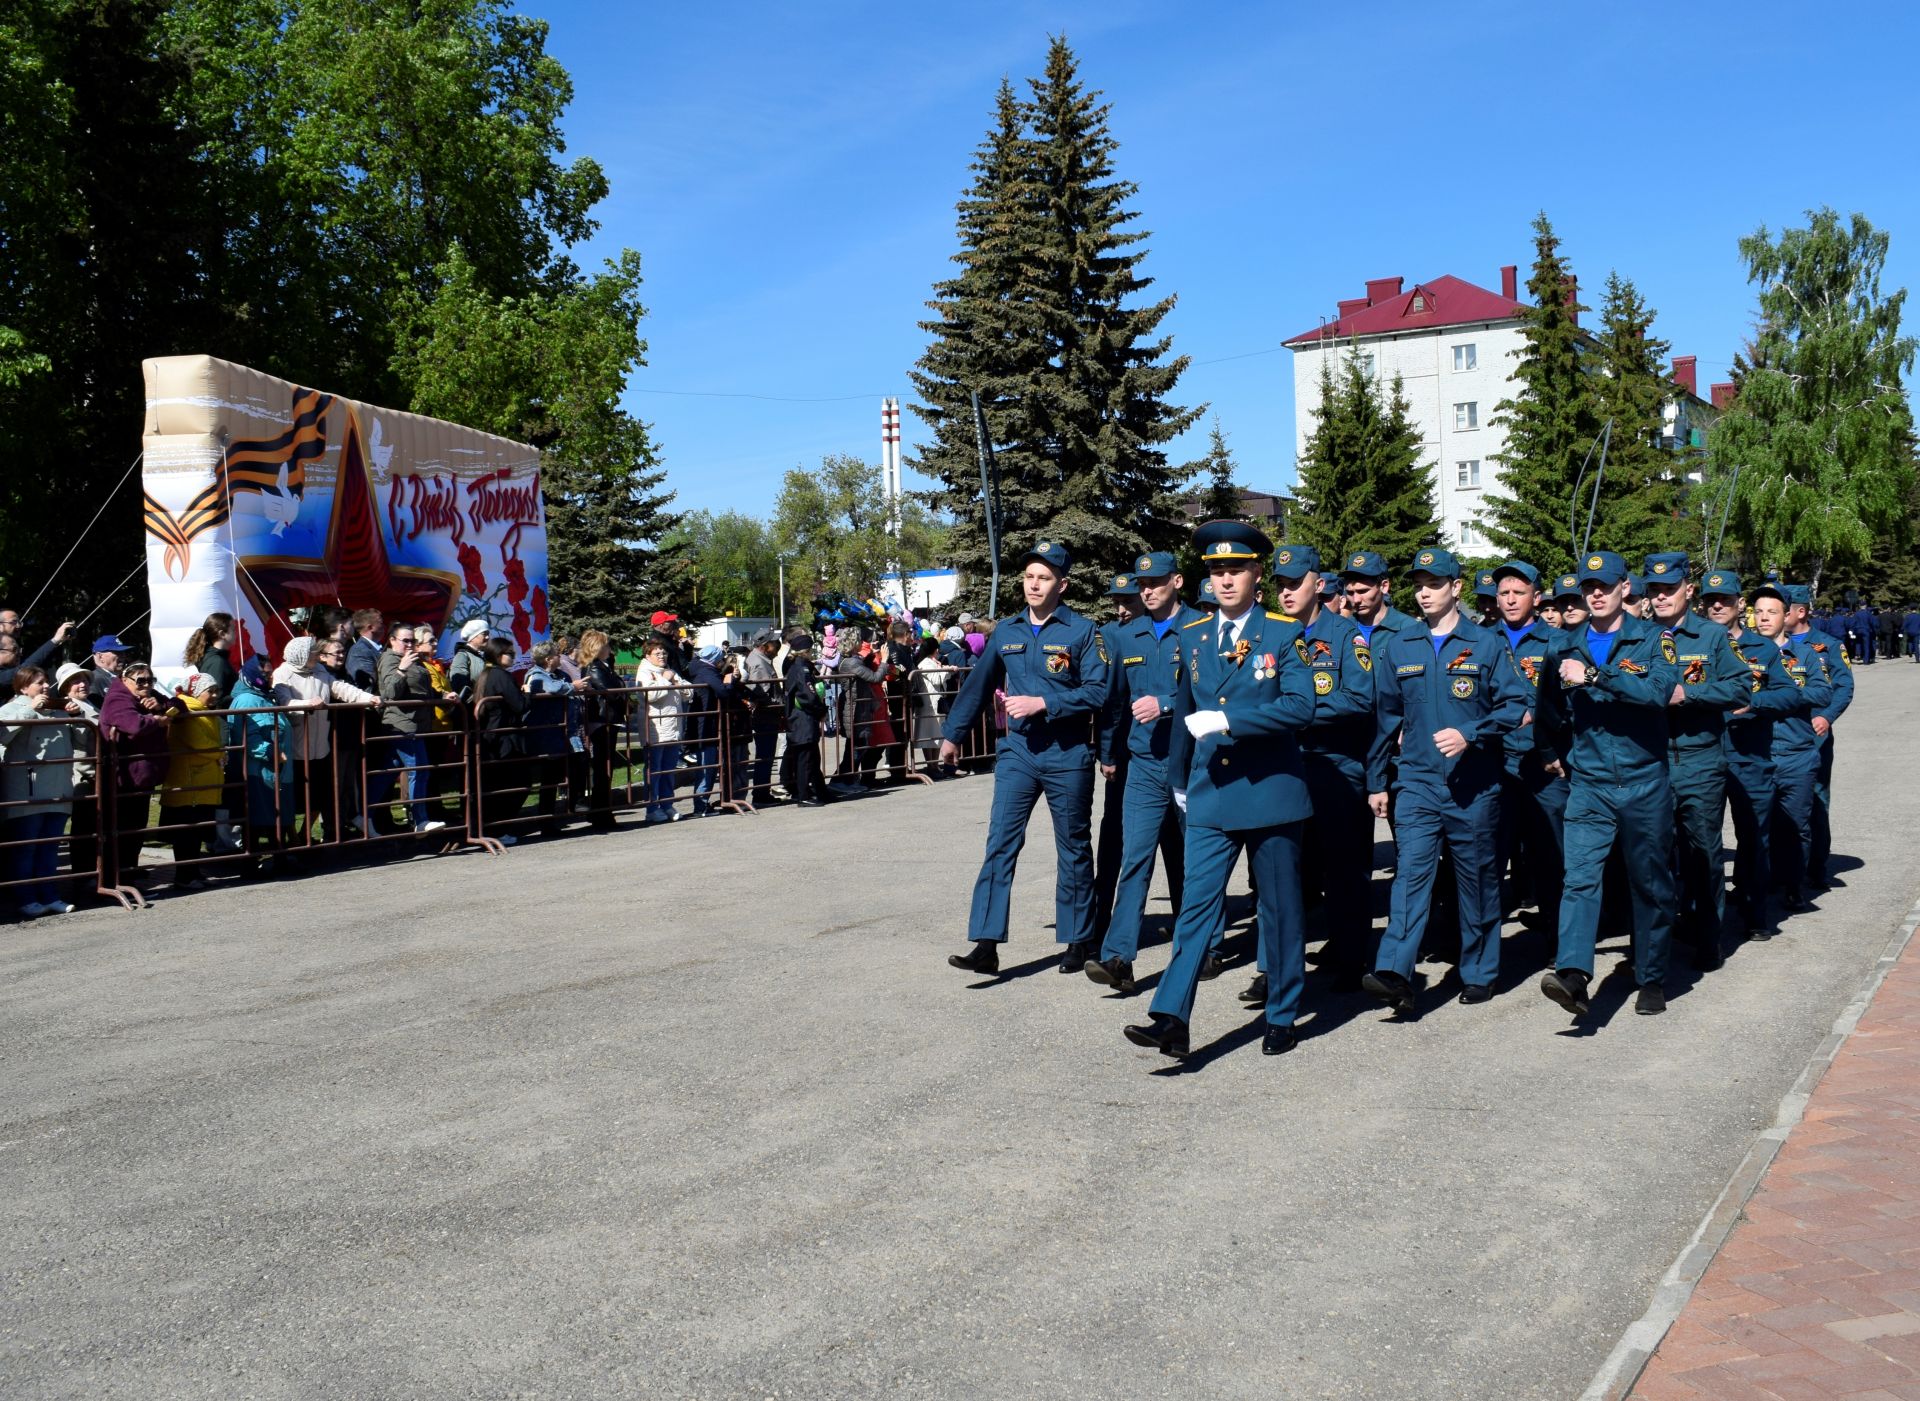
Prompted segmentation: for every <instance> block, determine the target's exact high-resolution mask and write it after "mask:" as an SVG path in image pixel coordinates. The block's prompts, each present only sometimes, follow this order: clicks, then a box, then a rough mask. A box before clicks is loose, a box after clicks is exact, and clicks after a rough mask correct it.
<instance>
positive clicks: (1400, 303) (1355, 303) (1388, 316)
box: [1285, 277, 1527, 345]
mask: <svg viewBox="0 0 1920 1401" xmlns="http://www.w3.org/2000/svg"><path fill="white" fill-rule="evenodd" d="M1381 280H1382V281H1387V282H1391V283H1393V284H1396V285H1397V284H1398V282H1399V279H1398V278H1391V279H1381ZM1378 286H1379V282H1378V281H1376V282H1369V283H1368V284H1367V290H1368V292H1369V293H1371V292H1373V290H1374V289H1375V288H1376V287H1378ZM1416 299H1418V300H1419V301H1420V303H1421V305H1420V309H1419V310H1415V309H1414V302H1415V300H1416ZM1526 309H1527V306H1526V303H1525V302H1516V301H1515V300H1513V298H1511V297H1503V296H1501V295H1500V294H1499V293H1498V292H1489V291H1488V290H1487V289H1486V288H1484V287H1476V286H1474V285H1473V284H1472V283H1471V282H1465V281H1462V280H1461V279H1460V278H1457V277H1436V278H1434V279H1433V281H1431V282H1420V283H1416V284H1414V286H1413V288H1412V290H1410V291H1406V292H1400V293H1398V294H1396V295H1392V296H1387V297H1379V298H1376V297H1371V296H1369V297H1359V298H1355V299H1353V300H1352V301H1345V302H1342V303H1340V316H1339V318H1338V319H1337V320H1334V321H1329V322H1328V323H1327V324H1326V325H1324V326H1315V327H1314V328H1313V329H1312V330H1311V331H1302V332H1301V333H1300V334H1299V335H1297V336H1294V337H1293V338H1292V339H1290V340H1288V341H1286V342H1285V344H1287V345H1311V344H1313V343H1314V342H1315V341H1317V340H1321V339H1323V338H1324V339H1327V340H1343V341H1344V340H1350V339H1352V338H1353V337H1355V336H1386V335H1393V334H1395V333H1396V332H1406V331H1431V330H1436V329H1438V328H1439V327H1442V326H1463V325H1467V324H1469V323H1472V322H1475V321H1510V320H1512V319H1513V318H1514V317H1516V316H1518V315H1520V314H1521V313H1522V312H1524V311H1525V310H1526Z"/></svg>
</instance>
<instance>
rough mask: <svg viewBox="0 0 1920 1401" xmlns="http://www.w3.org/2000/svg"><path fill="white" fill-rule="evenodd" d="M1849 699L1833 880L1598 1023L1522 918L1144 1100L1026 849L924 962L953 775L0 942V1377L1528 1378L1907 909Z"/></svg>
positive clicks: (1646, 1290)
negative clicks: (1701, 973)
mask: <svg viewBox="0 0 1920 1401" xmlns="http://www.w3.org/2000/svg"><path fill="white" fill-rule="evenodd" d="M1860 692H1861V695H1860V699H1859V701H1858V702H1857V704H1856V706H1855V708H1854V710H1853V712H1852V713H1851V714H1850V715H1849V716H1848V717H1847V719H1846V721H1845V722H1843V726H1842V730H1841V746H1840V750H1839V770H1838V778H1837V783H1836V788H1837V793H1838V798H1837V801H1838V804H1839V806H1838V808H1837V810H1836V813H1835V823H1834V825H1835V849H1836V852H1837V853H1838V854H1839V856H1840V861H1839V865H1840V868H1841V869H1842V871H1843V872H1844V875H1845V879H1846V882H1847V884H1846V887H1845V888H1844V889H1842V890H1838V891H1836V892H1835V893H1834V894H1833V895H1831V896H1830V897H1828V898H1827V899H1826V900H1825V901H1824V902H1823V907H1822V908H1821V909H1820V910H1819V911H1818V912H1817V913H1815V914H1812V915H1809V916H1805V917H1802V918H1800V919H1796V920H1794V921H1793V922H1792V923H1791V924H1790V925H1789V927H1788V932H1787V933H1786V934H1785V935H1784V936H1783V937H1781V938H1779V939H1777V940H1775V941H1773V942H1771V943H1769V944H1765V945H1757V946H1747V947H1743V948H1741V949H1740V950H1739V951H1738V952H1737V953H1736V954H1735V955H1734V956H1733V957H1732V958H1731V960H1730V961H1729V963H1728V966H1727V968H1726V969H1725V970H1724V971H1723V972H1720V973H1717V974H1714V975H1711V976H1709V977H1708V978H1706V979H1705V980H1704V981H1701V982H1699V983H1698V984H1696V985H1694V986H1691V987H1687V986H1686V983H1687V976H1676V978H1675V980H1674V983H1673V987H1674V990H1675V992H1676V994H1677V995H1676V996H1675V997H1674V998H1673V1003H1672V1008H1671V1011H1670V1012H1669V1013H1668V1015H1666V1016H1664V1017H1658V1018H1644V1017H1635V1016H1633V1015H1632V1014H1631V1011H1630V1010H1623V1004H1624V1003H1625V1001H1626V998H1627V996H1628V994H1629V992H1630V987H1629V986H1628V985H1627V984H1625V983H1619V982H1616V983H1610V984H1608V985H1607V987H1606V989H1605V994H1606V995H1605V996H1604V999H1603V1004H1602V1005H1603V1008H1607V1009H1611V1010H1612V1013H1613V1014H1612V1015H1609V1014H1608V1013H1607V1011H1605V1010H1601V1011H1599V1013H1598V1015H1597V1017H1596V1022H1597V1023H1598V1025H1597V1027H1596V1028H1595V1029H1593V1030H1591V1032H1590V1034H1581V1033H1576V1032H1572V1031H1570V1030H1569V1026H1568V1022H1567V1020H1566V1019H1565V1017H1564V1016H1563V1015H1562V1014H1561V1013H1559V1012H1558V1011H1557V1010H1556V1009H1555V1008H1554V1007H1553V1006H1552V1005H1551V1004H1549V1003H1548V1002H1546V1001H1545V999H1543V998H1542V997H1541V996H1540V995H1539V994H1538V992H1537V991H1535V989H1534V986H1533V984H1534V982H1535V975H1536V973H1537V969H1538V967H1539V959H1540V957H1541V955H1540V953H1539V951H1538V950H1537V949H1535V948H1533V947H1532V945H1531V943H1530V941H1529V939H1528V937H1527V936H1525V935H1524V934H1521V933H1518V932H1516V933H1515V934H1514V935H1513V937H1511V938H1510V939H1509V940H1508V973H1507V975H1506V977H1505V978H1504V979H1503V986H1505V987H1507V988H1509V989H1510V990H1508V991H1505V992H1503V994H1502V995H1501V996H1499V997H1498V998H1496V999H1495V1000H1494V1001H1493V1002H1492V1003H1490V1004H1488V1005H1486V1006H1482V1007H1472V1008H1469V1007H1461V1006H1458V1005H1456V1004H1454V1003H1452V1002H1451V1001H1442V1000H1441V999H1440V995H1439V993H1438V992H1436V994H1435V995H1434V996H1433V997H1431V998H1430V999H1429V1001H1428V1003H1427V1004H1426V1006H1427V1007H1428V1008H1429V1009H1430V1010H1428V1011H1427V1012H1426V1013H1425V1015H1424V1016H1423V1017H1422V1018H1421V1019H1420V1020H1418V1021H1417V1022H1414V1023H1411V1024H1395V1023H1389V1022H1386V1021H1383V1019H1382V1017H1381V1015H1380V1013H1379V1012H1378V1011H1377V1010H1376V1009H1375V1008H1374V1006H1373V1004H1371V1003H1370V1002H1368V1001H1367V1000H1365V999H1341V998H1334V997H1330V996H1328V995H1325V994H1323V993H1315V992H1314V991H1313V990H1312V989H1311V988H1310V991H1309V1007H1310V1008H1311V1013H1312V1015H1311V1020H1310V1022H1307V1023H1304V1024H1303V1030H1307V1031H1311V1032H1312V1033H1314V1034H1312V1035H1310V1036H1309V1037H1308V1038H1307V1039H1305V1040H1303V1042H1302V1044H1301V1046H1300V1047H1299V1049H1298V1050H1296V1051H1295V1052H1294V1053H1293V1054H1291V1055H1288V1056H1284V1057H1281V1058H1278V1059H1269V1058H1265V1057H1262V1056H1261V1055H1260V1054H1259V1045H1258V1028H1257V1027H1256V1026H1254V1025H1252V1024H1251V1023H1250V1021H1249V1019H1248V1018H1247V1017H1245V1016H1243V1015H1242V1013H1241V1010H1240V1006H1239V1004H1238V1003H1237V1002H1236V1001H1235V1000H1234V997H1233V994H1234V992H1236V991H1237V990H1238V989H1239V988H1240V987H1241V986H1242V985H1243V983H1244V981H1245V977H1246V974H1245V972H1243V971H1241V970H1235V971H1233V972H1230V973H1229V974H1228V975H1227V976H1226V977H1224V978H1222V979H1221V980H1219V981H1218V982H1215V983H1211V984H1206V985H1203V987H1202V990H1201V999H1200V1003H1199V1006H1198V1009H1197V1012H1196V1021H1195V1027H1194V1034H1195V1044H1196V1048H1201V1047H1206V1048H1207V1049H1206V1050H1204V1051H1203V1052H1202V1054H1200V1055H1199V1056H1198V1057H1197V1058H1196V1061H1195V1062H1193V1063H1190V1066H1191V1068H1188V1069H1184V1070H1176V1069H1173V1068H1172V1067H1171V1065H1170V1063H1169V1062H1167V1061H1165V1060H1163V1059H1161V1058H1159V1057H1157V1056H1155V1055H1153V1054H1151V1053H1149V1052H1145V1051H1141V1050H1138V1049H1135V1048H1133V1047H1131V1046H1130V1045H1128V1044H1127V1043H1126V1042H1125V1041H1124V1040H1123V1039H1122V1037H1121V1035H1120V1027H1121V1025H1122V1024H1123V1023H1124V1022H1125V1021H1126V1020H1128V1019H1129V1018H1130V1017H1135V1016H1138V1015H1139V1014H1141V1013H1143V1012H1144V1003H1145V1000H1146V999H1145V998H1144V997H1142V998H1139V999H1135V1000H1132V1001H1126V1002H1122V1001H1119V1000H1117V999H1114V998H1112V997H1109V996H1104V995H1103V993H1102V990H1101V989H1098V988H1096V987H1095V986H1094V985H1093V984H1092V983H1090V982H1088V981H1087V980H1086V979H1084V978H1081V977H1073V978H1064V977H1059V976H1057V975H1056V974H1055V973H1054V972H1053V969H1052V966H1051V961H1050V953H1051V950H1052V947H1053V946H1052V943H1051V938H1052V935H1051V931H1050V930H1048V929H1046V928H1045V927H1044V926H1045V924H1046V922H1047V921H1048V920H1050V918H1051V910H1052V898H1051V883H1052V879H1053V869H1052V855H1051V841H1050V839H1049V837H1048V836H1047V834H1046V831H1045V821H1044V817H1041V818H1037V819H1036V827H1035V829H1034V831H1033V832H1032V833H1031V836H1030V840H1029V843H1028V847H1027V851H1028V856H1029V859H1028V861H1027V863H1026V865H1025V867H1024V868H1023V870H1022V872H1021V877H1020V882H1019V886H1018V889H1017V890H1016V896H1015V918H1016V934H1015V941H1014V942H1013V943H1012V944H1011V945H1010V947H1009V949H1008V950H1007V954H1006V956H1005V958H1004V959H1003V967H1004V968H1005V969H1006V971H1007V973H1008V974H1009V976H1006V977H1004V978H1002V979H1000V980H997V981H994V982H992V983H989V984H985V985H980V984H979V983H978V980H975V979H971V978H969V977H968V976H966V975H963V974H960V973H958V972H955V971H953V970H951V969H949V968H948V967H947V966H946V962H945V956H946V955H947V954H948V953H950V952H956V951H959V950H960V949H962V948H963V947H964V944H963V940H964V937H965V923H966V912H967V895H968V891H969V888H970V885H971V882H972V879H973V875H974V871H975V869H976V865H977V862H978V859H979V854H980V847H981V839H982V835H983V831H984V823H985V820H986V813H987V804H988V797H989V782H988V780H986V779H983V778H969V779H965V780H961V781H958V782H955V783H950V784H946V785H943V786H941V787H939V788H936V789H933V790H925V791H913V792H896V793H887V794H882V795H877V796H875V797H873V798H869V799H865V800H862V801H860V802H858V803H855V804H848V805H842V806H839V807H836V808H830V809H827V810H825V811H819V812H789V811H771V812H766V813H762V814H759V815H757V816H755V817H752V818H727V819H715V820H709V821H706V822H699V823H685V824H681V825H679V826H677V827H674V828H671V829H665V830H655V831H629V832H622V833H620V834H617V835H614V836H607V837H586V836H581V837H575V838H570V839H566V840H562V841H558V842H548V843H545V844H540V843H528V844H526V845H523V846H522V847H520V848H518V849H517V850H515V851H513V852H512V853H510V854H509V855H507V856H504V857H488V856H482V855H478V854H475V855H471V856H460V857H453V858H442V859H422V860H417V861H414V862H411V863H407V864H403V865H394V866H389V867H386V868H383V869H371V870H361V871H354V872H348V873H345V874H339V875H334V876H331V877H326V878H320V879H313V880H308V881H304V882H299V883H289V884H281V885H274V886H254V887H233V888H227V889H216V890H214V891H212V892H209V893H207V894H205V895H201V896H196V897H190V898H185V899H178V900H170V901H166V902H163V903H161V904H160V905H159V906H158V907H157V908H156V909H154V910H153V911H151V912H149V913H145V914H140V915H126V914H122V913H120V912H118V911H109V910H101V911H95V912H91V913H86V914H76V915H71V916H67V917H64V918H62V919H59V920H56V921H45V922H41V923H39V924H35V925H30V926H0V1064H3V1065H4V1067H5V1071H4V1073H5V1091H4V1098H3V1099H0V1212H4V1220H5V1230H4V1233H3V1234H0V1286H3V1288H0V1391H4V1392H5V1394H7V1395H8V1396H12V1397H42V1396H73V1397H140V1398H151V1397H169V1396H219V1397H228V1396H251V1397H278V1396H302V1397H305V1396H315V1397H332V1396H340V1397H364V1396H375V1395H377V1396H435V1397H437V1396H504V1395H521V1396H543V1397H565V1396H675V1397H678V1396H698V1397H734V1396H744V1397H755V1398H758V1397H776V1396H777V1397H797V1396H808V1397H814V1396H835V1397H846V1396H866V1395H877V1394H882V1393H885V1394H888V1395H899V1396H929V1397H933V1396H938V1397H968V1398H973V1397H983V1396H995V1397H999V1396H1006V1397H1028V1396H1100V1397H1107V1396H1122V1395H1125V1396H1176V1395H1179V1396H1194V1395H1198V1396H1209V1397H1212V1396H1220V1397H1234V1396H1248V1397H1253V1396H1259V1397H1263V1398H1270V1397H1274V1396H1282V1397H1322V1396H1327V1397H1349V1396H1351V1397H1368V1398H1380V1397H1436V1398H1438V1397H1446V1398H1458V1397H1462V1396H1473V1397H1570V1396H1574V1395H1576V1394H1577V1393H1578V1392H1579V1390H1580V1388H1581V1387H1582V1386H1583V1385H1584V1384H1585V1382H1586V1381H1587V1379H1588V1378H1589V1377H1590V1376H1591V1374H1592V1373H1593V1371H1594V1369H1595V1368H1596V1367H1597V1366H1598V1365H1599V1363H1600V1362H1601V1360H1602V1359H1603V1358H1604V1357H1605V1355H1606V1353H1607V1351H1608V1349H1609V1348H1610V1347H1611V1346H1612V1344H1613V1342H1614V1340H1615V1339H1616V1338H1617V1337H1618V1335H1619V1333H1620V1331H1621V1329H1622V1328H1624V1327H1625V1325H1626V1324H1627V1323H1628V1322H1630V1321H1631V1320H1633V1319H1634V1318H1636V1317H1637V1316H1638V1315H1639V1314H1640V1313H1641V1311H1642V1310H1643V1309H1644V1308H1645V1306H1646V1303H1647V1299H1648V1296H1649V1294H1650V1293H1651V1291H1652V1289H1653V1286H1654V1284H1655V1282H1656V1281H1657V1280H1658V1278H1659V1276H1660V1274H1661V1272H1662V1271H1663V1270H1664V1269H1665V1268H1666V1266H1667V1265H1668V1264H1669V1263H1670V1261H1671V1260H1672V1259H1673V1257H1674V1256H1675V1255H1676V1254H1677V1253H1678V1252H1679V1250H1680V1249H1681V1247H1682V1246H1683V1245H1684V1244H1685V1242H1686V1240H1687V1238H1688V1236H1689V1234H1690V1233H1691V1231H1692V1230H1693V1228H1694V1226H1695V1224H1696V1223H1697V1222H1698V1220H1699V1218H1700V1216H1701V1215H1702V1214H1703V1213H1704V1212H1705V1210H1706V1209H1707V1208H1708V1206H1709V1205H1710V1204H1711V1203H1712V1201H1713V1199H1714V1197H1715V1196H1716V1194H1717V1193H1718V1192H1719V1190H1720V1188H1721V1186H1722V1184H1723V1183H1724V1181H1725V1179H1726V1177H1727V1175H1728V1174H1729V1173H1730V1172H1731V1171H1732V1169H1733V1168H1734V1166H1735V1165H1736V1164H1737V1163H1738V1161H1739V1159H1740V1157H1741V1155H1742V1154H1743V1153H1744V1152H1745V1151H1746V1149H1747V1147H1748V1145H1749V1143H1750V1142H1751V1141H1752V1139H1753V1136H1754V1134H1755V1133H1756V1131H1758V1130H1759V1129H1760V1128H1762V1127H1764V1126H1765V1125H1766V1124H1768V1123H1770V1122H1771V1120H1772V1118H1773V1115H1774V1111H1775V1107H1776V1104H1777V1102H1778V1100H1779V1097H1780V1095H1781V1094H1782V1092H1783V1091H1784V1090H1785V1089H1786V1088H1787V1087H1788V1086H1789V1084H1790V1083H1791V1082H1792V1080H1793V1078H1794V1076H1795V1075H1796V1074H1797V1073H1798V1071H1799V1070H1800V1067H1801V1065H1802V1064H1803V1062H1804V1061H1805V1059H1806V1057H1807V1055H1808V1053H1809V1052H1810V1051H1811V1050H1812V1048H1813V1047H1814V1046H1815V1044H1816V1043H1817V1042H1818V1041H1819V1039H1820V1038H1821V1036H1822V1035H1823V1034H1824V1033H1825V1032H1826V1031H1827V1030H1828V1028H1829V1025H1830V1024H1831V1022H1832V1020H1833V1018H1834V1016H1835V1014H1836V1013H1837V1012H1838V1010H1839V1009H1840V1008H1841V1007H1842V1006H1843V1005H1844V1003H1845V1002H1846V1001H1847V999H1848V997H1849V996H1850V994H1851V993H1852V992H1853V990H1854V989H1855V988H1856V986H1857V985H1858V984H1859V982H1860V979H1861V977H1862V975H1863V974H1864V972H1865V971H1866V969H1867V967H1868V966H1869V964H1870V963H1871V961H1872V959H1873V958H1874V956H1876V955H1877V954H1878V953H1879V951H1880V949H1881V948H1882V946H1883V945H1884V944H1885V942H1886V939H1887V937H1888V934H1889V932H1890V931H1891V929H1892V928H1893V927H1894V925H1896V924H1897V923H1898V922H1899V920H1900V918H1901V917H1902V915H1903V914H1904V913H1905V911H1906V910H1907V908H1908V906H1909V905H1910V904H1911V902H1912V901H1913V899H1914V896H1915V893H1916V886H1917V885H1920V878H1917V877H1916V872H1915V868H1914V864H1913V862H1912V859H1911V856H1910V853H1909V850H1908V841H1909V836H1908V834H1909V833H1911V832H1912V831H1913V830H1914V827H1915V822H1916V818H1920V793H1917V792H1916V788H1915V786H1914V785H1912V784H1910V783H1906V782H1904V781H1902V780H1900V779H1899V777H1898V776H1899V775H1900V774H1902V773H1910V772H1912V771H1913V770H1914V767H1915V762H1916V760H1920V737H1917V736H1920V667H1914V666H1911V664H1910V663H1907V662H1892V663H1886V664H1883V665H1880V666H1876V667H1874V668H1872V669H1870V670H1864V671H1862V673H1861V675H1860ZM1043 811H1044V810H1043ZM1384 889H1385V887H1384V882H1376V894H1377V895H1379V896H1380V897H1381V899H1382V900H1384ZM1164 908H1165V907H1164V905H1163V904H1159V903H1156V906H1155V909H1156V910H1164ZM1238 912H1239V913H1240V914H1241V916H1242V917H1243V918H1244V917H1245V916H1247V915H1249V914H1250V909H1249V908H1248V906H1247V905H1246V903H1245V902H1241V904H1240V905H1239V907H1238ZM1238 942H1239V944H1240V945H1241V946H1242V947H1243V948H1244V946H1245V943H1246V940H1245V937H1244V935H1243V936H1241V937H1240V938H1239V940H1238ZM1613 947H1614V948H1615V949H1616V950H1617V949H1618V948H1620V947H1621V945H1620V941H1614V943H1613ZM1165 957H1166V947H1165V945H1164V943H1162V944H1160V945H1158V946H1157V947H1155V948H1154V949H1152V950H1151V951H1149V952H1148V953H1147V954H1146V955H1145V956H1144V958H1143V961H1142V964H1141V969H1142V971H1143V973H1150V972H1157V971H1158V969H1159V968H1160V967H1161V966H1162V964H1163V963H1164V960H1165ZM1616 957H1617V955H1616V954H1615V953H1603V958H1602V968H1603V969H1604V968H1605V967H1606V965H1607V964H1608V963H1611V962H1613V961H1615V959H1616ZM1043 959H1046V960H1048V961H1047V962H1045V963H1043V962H1042V960H1043ZM1434 971H1436V972H1438V971H1439V970H1434Z"/></svg>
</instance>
